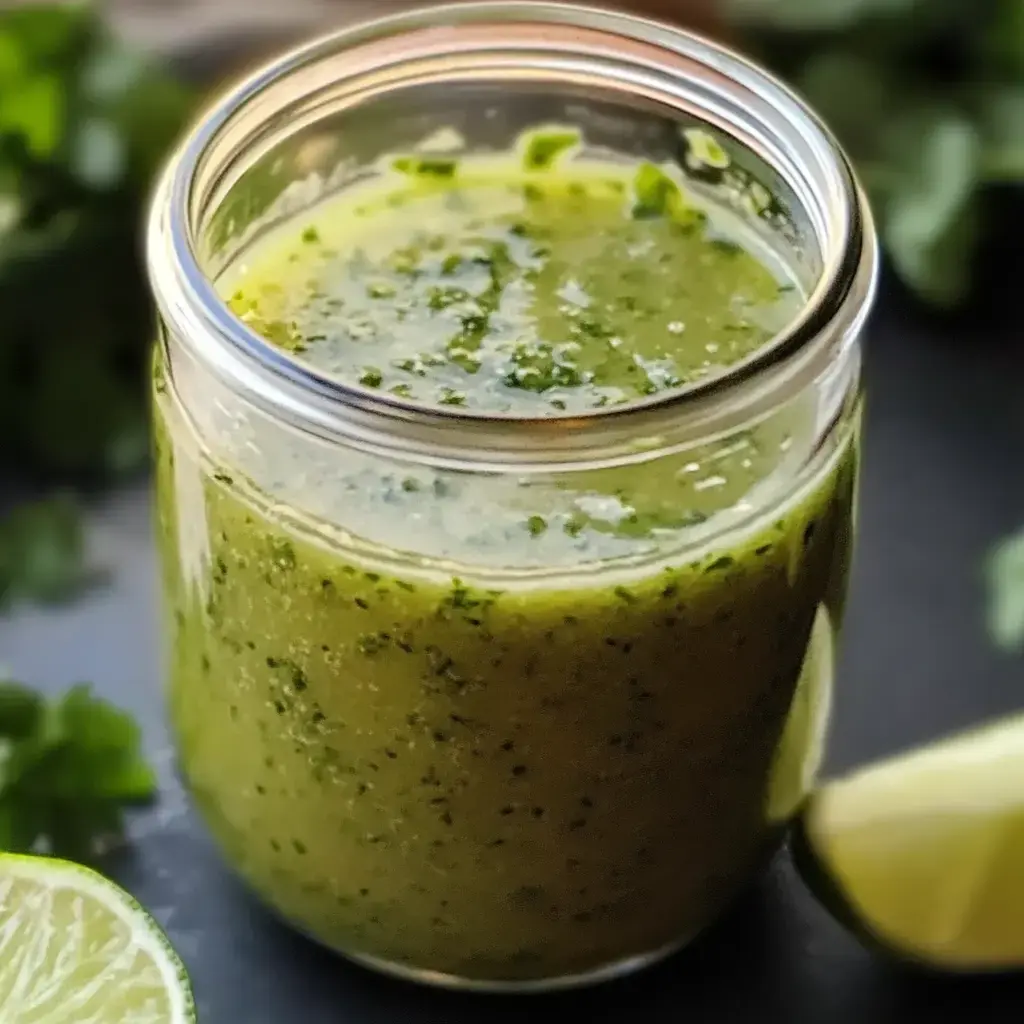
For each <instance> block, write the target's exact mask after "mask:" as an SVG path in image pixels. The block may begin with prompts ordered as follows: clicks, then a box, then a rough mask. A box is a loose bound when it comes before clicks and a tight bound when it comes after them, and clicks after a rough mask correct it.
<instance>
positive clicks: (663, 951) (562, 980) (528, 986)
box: [303, 932, 692, 995]
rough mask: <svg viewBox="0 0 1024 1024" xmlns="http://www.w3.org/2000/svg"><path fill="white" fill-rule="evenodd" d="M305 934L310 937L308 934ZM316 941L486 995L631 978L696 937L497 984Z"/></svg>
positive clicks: (373, 963)
mask: <svg viewBox="0 0 1024 1024" xmlns="http://www.w3.org/2000/svg"><path fill="white" fill-rule="evenodd" d="M303 934H306V935H308V932H304V933H303ZM313 941H314V942H316V943H317V944H318V945H321V946H324V948H326V949H328V950H329V951H331V952H333V953H335V954H336V955H338V956H340V957H342V959H344V960H348V961H349V962H351V963H353V964H355V965H356V966H358V967H362V968H365V969H366V970H369V971H373V972H374V973H375V974H381V975H384V976H386V977H389V978H395V979H397V980H398V981H403V982H408V983H410V984H414V985H423V986H426V987H427V988H437V989H445V990H448V991H452V992H477V993H480V994H483V995H541V994H544V993H550V992H565V991H569V990H572V989H581V988H589V987H591V986H594V985H603V984H606V983H607V982H611V981H617V980H619V979H621V978H626V977H628V976H629V975H632V974H637V973H639V972H640V971H645V970H647V969H648V968H650V967H653V966H654V965H655V964H658V963H661V961H663V960H667V959H668V958H669V957H671V956H674V955H675V954H676V953H679V952H681V951H682V950H683V949H685V948H686V947H687V946H688V945H689V944H690V942H691V941H692V936H691V937H687V938H683V939H674V940H673V941H672V942H669V943H666V944H665V945H663V946H661V947H660V948H658V949H654V950H651V951H649V952H646V953H638V954H636V955H634V956H629V957H624V958H623V959H621V960H616V961H614V962H613V963H610V964H606V965H605V966H603V967H598V968H595V969H594V970H590V971H581V972H580V973H578V974H569V975H564V976H561V977H554V978H535V979H523V980H516V979H500V980H493V981H490V980H487V979H484V978H466V977H463V976H461V975H458V974H448V973H446V972H444V971H434V970H430V969H428V968H417V967H407V966H405V965H403V964H398V963H395V962H393V961H391V960H383V959H381V958H379V957H375V956H367V955H365V954H362V953H352V952H347V951H345V950H339V949H335V948H334V947H332V946H327V945H326V944H325V943H323V942H321V941H320V940H319V939H316V938H315V937H314V938H313Z"/></svg>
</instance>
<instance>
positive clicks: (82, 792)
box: [0, 683, 156, 860]
mask: <svg viewBox="0 0 1024 1024" xmlns="http://www.w3.org/2000/svg"><path fill="white" fill-rule="evenodd" d="M155 790H156V777H155V775H154V773H153V770H152V768H151V767H150V766H149V765H148V763H147V762H146V760H145V758H144V757H143V755H142V752H141V739H140V733H139V729H138V726H137V725H136V724H135V722H134V721H133V720H132V719H131V717H130V716H128V715H127V714H125V713H124V712H123V711H120V710H119V709H117V708H115V707H113V706H112V705H111V704H108V703H107V702H106V701H103V700H101V699H99V698H98V697H95V696H94V695H93V694H92V691H91V689H90V687H88V686H86V685H81V686H76V687H74V688H72V689H71V690H70V691H68V693H67V694H65V695H64V696H63V697H61V698H59V699H57V700H54V701H46V700H45V699H44V698H42V697H41V696H39V695H38V694H36V693H35V692H34V691H32V690H29V689H28V688H26V687H24V686H21V685H19V684H16V683H0V849H3V850H8V851H13V852H31V851H38V850H44V851H48V852H51V853H54V854H57V855H59V856H64V857H71V858H73V859H77V860H89V859H91V858H92V857H93V856H94V855H95V854H96V853H97V852H98V850H99V849H100V848H101V847H102V846H103V845H104V844H106V843H109V842H110V841H111V840H116V839H118V838H119V837H120V836H121V834H122V831H123V824H124V822H123V812H124V809H125V808H126V807H130V806H134V805H139V804H144V803H147V802H148V801H150V800H151V799H152V798H153V795H154V793H155Z"/></svg>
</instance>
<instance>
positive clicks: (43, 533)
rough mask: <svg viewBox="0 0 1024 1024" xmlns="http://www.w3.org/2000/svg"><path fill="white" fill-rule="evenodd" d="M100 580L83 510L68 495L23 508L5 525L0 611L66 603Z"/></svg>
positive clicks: (0, 542) (0, 541)
mask: <svg viewBox="0 0 1024 1024" xmlns="http://www.w3.org/2000/svg"><path fill="white" fill-rule="evenodd" d="M96 578H97V574H96V573H95V572H93V571H91V570H90V568H89V566H88V564H87V561H86V551H85V537H84V532H83V529H82V517H81V511H80V509H79V507H78V503H77V502H76V501H75V500H74V499H73V498H72V497H70V496H69V495H66V494H57V495H55V496H54V497H51V498H47V499H43V500H39V501H34V502H29V503H25V504H22V505H20V506H18V507H17V508H15V509H14V511H13V512H10V513H9V514H8V515H7V516H6V517H5V518H4V519H2V520H0V607H3V606H4V605H6V604H10V603H13V602H15V601H19V600H28V601H40V602H43V603H53V602H57V601H64V600H67V599H68V598H71V597H74V596H75V595H77V594H78V593H80V592H81V591H82V590H83V589H84V588H85V587H87V586H88V585H89V584H90V583H91V582H94V581H95V580H96Z"/></svg>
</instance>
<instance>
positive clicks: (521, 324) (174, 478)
mask: <svg viewBox="0 0 1024 1024" xmlns="http://www.w3.org/2000/svg"><path fill="white" fill-rule="evenodd" d="M427 162H428V163H431V164H433V166H431V167H427V168H424V166H422V162H420V163H416V164H415V166H412V165H409V167H407V170H409V171H414V172H415V173H408V174H406V175H405V177H404V178H402V179H400V180H399V181H398V182H397V183H395V182H394V181H392V184H391V186H390V191H388V190H381V189H380V188H379V187H376V186H375V187H374V188H373V189H367V190H362V191H359V192H354V193H353V194H352V195H347V196H344V197H339V198H335V199H332V200H330V201H329V202H327V203H325V204H324V205H323V206H322V207H320V208H318V209H317V210H316V211H315V213H314V215H313V216H312V217H310V216H307V217H306V219H305V220H303V221H302V222H296V223H292V224H288V225H285V226H284V227H283V228H281V229H278V230H277V231H276V232H275V233H274V234H273V235H272V236H271V237H269V238H268V239H265V240H264V241H262V242H260V243H258V244H257V245H256V246H255V247H254V248H253V249H252V250H251V251H250V252H249V253H248V254H247V255H246V258H245V260H244V261H241V262H240V263H239V264H238V265H237V266H236V267H235V268H234V269H233V270H232V271H231V272H230V273H229V274H228V276H227V277H226V278H225V279H224V281H223V282H222V285H223V287H224V294H225V296H226V297H227V298H228V300H229V301H230V304H231V307H232V308H233V309H234V310H235V312H236V313H237V314H238V315H239V316H241V317H242V318H243V319H244V320H246V321H247V322H248V323H249V324H250V325H251V326H252V327H253V328H254V329H256V330H257V331H259V332H261V333H263V334H264V335H265V336H266V337H268V338H269V339H270V340H271V341H273V342H275V343H276V344H278V345H281V346H282V347H283V348H286V349H287V350H289V351H290V352H292V353H293V354H294V355H295V357H296V358H298V359H302V360H308V361H309V362H310V363H312V364H314V365H316V366H318V367H319V368H321V369H323V370H326V371H328V372H330V373H333V374H336V375H337V376H338V377H339V378H341V379H343V380H345V381H346V382H349V383H354V384H358V385H359V386H363V387H368V388H373V389H378V390H386V391H390V392H392V393H394V394H396V395H397V396H398V397H400V398H403V399H407V400H413V401H417V402H421V403H426V404H433V405H457V406H461V407H464V408H470V409H480V410H488V411H494V412H501V413H505V414H514V415H520V416H523V415H526V416H559V415H565V414H572V413H578V412H582V411H585V410H589V409H593V408H595V407H602V406H605V405H608V404H617V403H623V402H629V401H633V400H636V399H638V398H643V397H646V396H647V395H649V394H657V393H659V392H661V391H665V390H669V389H671V388H673V387H677V386H679V384H681V383H685V382H686V381H688V380H693V379H695V378H696V377H699V376H701V375H702V374H707V373H709V372H715V369H716V368H717V367H720V366H722V365H728V364H729V363H730V362H734V361H735V360H737V359H742V358H743V357H744V356H746V355H748V354H750V353H751V352H752V351H754V350H755V349H756V348H757V347H758V346H759V345H760V344H763V342H764V341H765V340H766V339H767V338H768V337H769V336H770V335H771V334H772V333H773V332H774V331H775V330H776V329H777V328H778V327H779V326H781V325H782V324H783V323H784V322H785V320H786V319H788V318H789V317H790V316H791V315H792V313H793V311H794V310H793V306H792V303H793V302H794V301H797V304H799V303H798V299H799V297H798V296H797V297H796V298H794V294H793V289H792V288H791V286H790V285H789V284H788V283H787V282H786V280H785V277H784V275H780V274H778V273H777V272H775V271H774V270H770V269H769V268H768V266H766V265H765V263H764V262H762V261H761V260H760V259H759V258H757V257H756V256H755V255H754V254H753V252H752V251H748V249H747V248H744V247H743V246H742V245H740V244H739V243H738V242H737V240H736V239H735V238H734V237H732V236H730V235H729V234H728V233H727V232H726V230H725V225H726V223H727V222H726V220H725V218H724V215H723V216H722V217H719V215H717V214H716V213H715V211H713V210H711V211H702V212H698V211H696V210H695V209H694V208H693V207H691V206H690V205H688V204H687V203H684V202H683V200H682V195H681V193H679V192H678V190H677V191H675V192H674V191H673V187H674V186H673V183H672V182H671V181H670V180H669V179H667V178H665V176H664V174H662V173H661V172H658V173H657V174H655V173H652V172H651V170H650V169H645V168H644V167H641V168H632V169H629V172H628V173H627V172H626V171H624V170H622V169H621V168H618V167H612V166H611V165H608V166H604V167H601V166H596V167H587V168H584V169H583V170H580V171H579V172H578V173H577V172H576V171H571V172H570V170H568V169H566V168H564V167H563V168H555V167H549V166H548V165H547V163H543V162H542V163H543V166H540V167H533V168H532V169H531V173H530V174H526V173H525V172H524V170H523V167H522V166H520V165H516V164H512V163H511V162H508V163H507V164H505V165H501V166H498V167H497V168H496V169H492V170H491V171H488V172H487V173H486V174H484V173H483V172H482V171H481V172H479V173H477V172H476V171H474V173H473V174H469V172H463V171H459V170H458V169H457V168H451V169H449V168H448V167H447V163H446V161H444V160H439V161H427ZM526 163H527V165H529V149H527V159H526ZM655 171H657V169H655ZM659 175H660V176H659ZM666 181H667V182H668V184H666ZM156 391H157V401H156V412H157V450H158V460H157V466H158V486H159V494H160V503H159V509H160V525H161V534H162V544H163V552H164V567H165V579H166V585H167V592H168V602H167V604H168V608H169V610H170V612H171V614H170V616H169V629H170V631H171V635H172V637H173V643H172V652H173V655H172V666H171V682H170V690H171V708H172V715H173V720H174V723H175V727H176V730H177V733H178V736H179V743H180V748H181V755H182V763H183V766H184V769H185V772H186V774H187V776H188V779H189V781H190V785H191V787H192V790H193V792H194V793H195V794H196V798H197V800H198V802H199V804H200V806H201V808H202V810H203V812H204V815H205V817H206V819H207V821H208V822H209V823H210V825H211V828H212V829H213V831H214V834H215V835H216V837H217V838H218V840H219V841H220V843H221V845H222V846H223V848H224V849H225V850H226V851H227V853H228V856H229V857H230V859H231V860H232V862H233V864H234V865H235V866H236V868H238V870H240V871H241V873H242V874H243V875H244V876H245V877H246V878H247V879H248V880H249V881H250V882H251V883H252V884H253V885H254V887H255V888H256V889H257V890H258V891H259V892H261V893H262V894H263V896H264V897H265V898H266V899H267V900H268V901H269V902H271V903H272V904H273V905H274V906H275V907H277V908H278V910H279V911H281V912H282V913H283V914H285V915H286V916H287V917H288V918H289V919H291V920H292V921H294V922H295V923H297V924H298V925H300V926H301V927H302V928H303V929H305V930H306V931H308V932H310V933H311V934H313V935H315V936H316V937H318V938H320V939H321V940H322V941H324V942H326V943H328V944H329V945H331V946H333V947H335V948H337V949H340V950H342V951H345V952H350V953H355V954H360V955H364V956H371V957H375V958H378V959H380V960H382V961H385V962H389V963H393V964H399V965H404V966H407V967H410V968H414V969H415V968H421V969H422V968H429V969H431V970H435V971H441V972H445V973H448V974H452V975H458V976H462V977H467V978H471V979H475V980H492V981H493V980H511V981H514V980H529V979H534V980H535V979H543V978H558V977H564V976H568V975H572V974H576V973H582V972H587V971H591V970H596V969H599V968H601V967H604V966H607V965H608V964H610V963H614V962H616V961H618V960H622V959H625V958H627V957H631V956H635V955H640V954H644V953H647V952H651V951H655V950H658V949H660V948H662V947H665V946H667V945H670V944H672V943H674V942H678V941H680V940H683V939H686V938H688V937H690V936H691V935H693V934H695V933H696V932H697V931H699V930H700V929H701V928H702V927H703V926H704V925H705V924H707V923H708V922H709V921H710V920H711V919H712V918H713V917H714V916H715V915H716V914H717V913H718V911H719V910H720V909H721V907H722V906H723V905H724V904H725V903H726V902H727V901H728V900H729V899H730V898H731V896H732V895H733V894H734V893H735V891H736V890H737V889H738V888H739V887H740V885H741V884H742V883H743V881H745V879H746V878H747V877H749V874H750V872H751V871H752V870H754V868H755V867H756V866H757V865H758V864H759V863H760V862H761V861H762V859H763V858H764V857H765V856H766V855H767V854H768V853H769V852H770V850H771V848H772V845H773V843H774V842H776V841H777V838H778V833H779V826H780V824H781V822H782V821H783V820H784V819H785V817H786V815H788V814H789V813H790V812H791V811H792V809H793V806H794V805H795V803H796V801H797V800H798V799H799V797H800V794H801V792H802V790H803V788H804V787H806V785H807V782H808V777H807V773H806V771H805V768H806V766H807V763H808V759H809V758H810V759H811V760H813V758H814V757H816V756H817V752H818V747H819V745H820V740H821V737H820V727H821V722H820V721H819V720H818V716H817V714H816V709H817V708H820V707H821V706H823V705H822V701H823V697H822V694H823V693H825V692H826V691H827V689H828V687H829V686H830V685H831V673H832V661H831V658H832V653H831V652H832V635H831V634H832V630H833V629H834V628H835V627H836V625H837V624H838V622H839V619H840V617H841V604H842V594H843V591H844V587H845V579H846V573H847V567H848V559H849V551H850V509H851V503H852V500H853V491H854V482H855V445H854V443H853V433H852V429H851V430H850V431H849V432H848V433H847V434H845V435H844V437H843V438H841V439H840V443H839V444H838V447H837V449H836V450H835V451H834V452H833V453H832V454H831V455H830V456H828V457H826V458H823V459H822V460H819V463H818V465H817V468H816V469H815V471H814V472H813V473H811V474H810V475H805V477H804V478H803V479H802V482H801V483H800V485H799V487H796V488H795V489H794V490H793V493H792V494H791V495H790V496H789V498H787V499H786V500H784V501H782V502H781V503H779V504H777V505H776V506H775V508H774V510H773V511H772V514H771V515H769V516H766V517H761V518H760V519H758V520H756V521H754V522H747V520H749V519H750V516H749V508H750V507H751V503H752V502H754V499H753V497H752V496H753V495H755V494H756V489H757V488H758V487H759V486H761V485H763V484H764V482H765V481H766V480H769V479H771V478H772V476H773V474H775V473H778V472H781V471H783V470H785V467H786V466H787V465H788V463H787V459H789V458H790V457H791V454H790V453H791V452H792V451H793V449H794V439H796V440H799V431H800V427H801V421H800V420H799V419H798V418H794V419H792V420H791V421H785V422H782V423H781V424H779V423H775V424H772V425H765V426H764V427H763V428H758V429H757V430H754V431H750V432H746V433H745V434H743V435H742V436H736V437H732V438H729V439H725V440H723V441H722V442H720V443H719V442H716V443H714V444H712V445H709V446H708V447H707V449H706V450H702V451H700V452H689V453H687V454H686V455H681V456H678V457H673V458H671V459H670V458H665V459H656V460H652V461H648V462H644V463H639V464H637V465H633V466H629V467H624V468H621V469H606V470H601V471H596V472H586V473H565V474H558V475H556V476H554V477H553V478H550V479H540V480H533V479H531V480H521V479H515V478H512V477H511V476H509V477H508V478H504V477H495V476H491V475H486V476H485V475H483V474H475V475H474V474H464V473H453V472H445V471H436V470H429V471H428V470H427V469H425V468H424V467H422V466H413V465H411V464H401V463H395V464H391V463H389V462H386V461H384V460H381V459H379V458H378V459H370V458H364V457H361V456H359V455H358V454H357V453H355V452H347V451H338V450H330V451H328V452H326V454H323V455H322V461H318V459H320V458H321V456H317V455H316V454H315V453H313V451H312V447H311V446H309V445H308V444H307V443H306V442H302V445H304V447H302V446H300V444H299V442H297V441H295V440H294V439H284V440H281V439H280V438H277V437H276V436H275V437H271V436H270V435H269V434H259V433H257V432H255V428H254V431H253V432H252V433H251V434H250V435H245V436H244V437H242V439H241V440H239V441H238V442H237V445H236V455H237V458H236V459H234V460H232V465H231V466H230V467H226V466H223V465H219V464H214V463H212V462H211V461H210V460H209V458H208V457H207V456H206V455H204V454H202V453H201V450H200V449H201V446H200V445H198V444H197V443H196V439H195V438H194V437H193V436H192V434H191V432H190V429H189V427H188V425H187V424H186V423H185V421H184V420H183V419H182V417H181V414H180V410H179V409H178V408H177V407H176V405H175V402H174V401H173V395H172V394H171V393H170V390H169V387H168V384H167V381H166V380H165V379H164V376H163V372H162V369H161V367H160V366H159V365H158V366H157V375H156ZM797 447H799V446H797ZM282 493H286V494H287V495H288V501H287V503H286V504H287V506H288V507H287V508H283V505H282V499H281V494H282ZM744 503H747V504H746V509H747V511H744ZM754 507H757V506H756V503H754ZM737 510H739V512H737ZM733 514H736V515H738V516H741V518H742V519H743V521H744V522H745V523H746V525H745V526H743V527H742V528H737V529H736V530H735V531H732V532H727V533H726V534H725V536H724V539H723V538H722V536H718V538H717V539H714V540H711V541H709V542H708V544H706V545H704V546H702V547H694V546H693V545H692V544H691V545H689V546H687V544H686V541H687V540H688V539H689V538H691V537H693V536H696V534H697V532H698V531H700V530H701V529H708V530H712V529H713V528H715V527H716V524H720V523H721V522H725V521H730V522H731V520H729V519H728V517H729V516H731V515H733ZM737 521H739V520H737ZM332 524H333V525H332ZM709 536H711V534H709ZM798 680H800V686H799V688H798ZM787 723H788V724H787ZM812 767H813V765H812Z"/></svg>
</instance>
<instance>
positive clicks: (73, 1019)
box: [0, 855, 195, 1024]
mask: <svg viewBox="0 0 1024 1024" xmlns="http://www.w3.org/2000/svg"><path fill="white" fill-rule="evenodd" d="M0 1007H2V1008H3V1012H2V1014H0V1017H2V1020H3V1022H4V1024H127V1022H130V1024H194V1022H195V1005H194V1003H193V1001H192V994H191V991H190V989H189V983H188V976H187V975H186V974H185V969H184V967H182V965H181V961H180V960H179V959H178V957H177V956H176V955H175V953H174V951H173V950H172V949H171V947H170V944H169V943H168V941H167V938H166V937H165V936H164V934H163V932H162V931H161V930H160V927H159V926H158V925H157V924H156V922H155V921H154V920H153V919H152V918H151V917H150V916H149V915H148V914H147V913H146V912H145V911H144V910H143V909H142V908H141V907H140V906H139V905H138V904H137V903H136V902H135V901H134V900H133V899H132V898H131V896H129V895H128V894H127V893H126V892H123V891H122V890H121V889H119V888H118V887H117V886H116V885H114V884H113V883H112V882H109V881H108V880H107V879H105V878H103V877H102V875H98V874H96V873H95V872H94V871H90V870H89V869H88V868H83V867H81V866H79V865H77V864H69V863H67V862H66V861H58V860H49V859H47V858H43V857H16V856H9V855H0Z"/></svg>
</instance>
